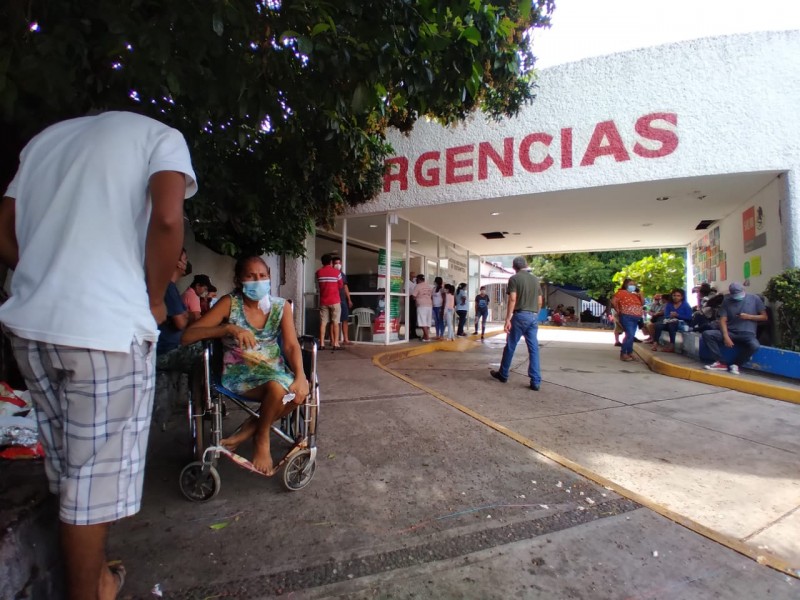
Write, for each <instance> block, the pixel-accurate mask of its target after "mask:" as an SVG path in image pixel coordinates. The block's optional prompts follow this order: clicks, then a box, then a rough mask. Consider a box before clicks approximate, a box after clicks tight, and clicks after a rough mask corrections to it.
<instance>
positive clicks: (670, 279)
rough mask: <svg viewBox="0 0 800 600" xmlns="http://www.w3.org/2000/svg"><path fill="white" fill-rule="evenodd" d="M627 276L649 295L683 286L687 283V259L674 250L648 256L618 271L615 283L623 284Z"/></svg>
mask: <svg viewBox="0 0 800 600" xmlns="http://www.w3.org/2000/svg"><path fill="white" fill-rule="evenodd" d="M627 277H630V278H631V279H633V280H634V281H636V283H638V284H639V287H640V288H641V290H642V292H643V293H644V294H645V295H648V296H651V295H653V294H656V293H658V292H665V291H669V290H671V289H673V288H683V287H684V285H685V283H686V259H685V258H684V257H683V256H682V255H680V254H676V253H674V252H663V253H662V254H659V255H657V256H646V257H644V258H643V259H641V260H638V261H636V262H634V263H631V264H629V265H628V266H626V267H625V268H623V269H621V270H620V271H619V272H618V273H616V274H615V275H614V278H613V282H614V285H615V286H616V287H619V286H621V285H622V282H623V281H624V280H625V278H627Z"/></svg>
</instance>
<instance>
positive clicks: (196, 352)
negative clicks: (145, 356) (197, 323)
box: [156, 248, 202, 373]
mask: <svg viewBox="0 0 800 600" xmlns="http://www.w3.org/2000/svg"><path fill="white" fill-rule="evenodd" d="M188 263H189V260H188V257H187V255H186V248H183V249H182V250H181V256H180V258H179V259H178V262H177V264H176V265H175V270H174V271H173V272H172V277H171V279H170V282H169V284H168V285H167V291H166V293H165V294H164V305H165V306H166V307H167V320H166V321H164V322H163V323H162V324H161V325H159V326H158V329H159V336H158V342H157V343H156V357H157V358H156V368H157V369H158V370H159V371H179V372H181V373H188V372H189V371H190V370H191V368H192V365H193V363H194V362H195V361H196V360H197V359H198V358H199V357H200V354H202V346H201V345H200V344H194V345H192V346H181V336H182V335H183V330H184V329H186V326H187V325H189V312H188V309H187V308H186V305H185V304H184V303H183V300H182V299H181V294H180V292H178V286H177V285H175V284H176V282H177V281H178V280H179V279H180V278H181V277H183V276H184V275H185V274H186V265H187V264H188Z"/></svg>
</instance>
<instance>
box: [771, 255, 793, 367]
mask: <svg viewBox="0 0 800 600" xmlns="http://www.w3.org/2000/svg"><path fill="white" fill-rule="evenodd" d="M764 295H765V296H766V297H767V299H768V300H770V302H779V303H780V304H779V305H778V307H777V308H778V326H779V328H780V344H778V346H779V347H780V348H785V349H786V350H794V351H795V352H800V269H786V270H785V271H784V272H783V273H781V274H780V275H776V276H775V277H773V278H772V279H770V280H769V282H768V283H767V288H766V289H765V290H764Z"/></svg>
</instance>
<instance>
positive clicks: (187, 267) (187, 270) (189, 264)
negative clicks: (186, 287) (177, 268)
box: [183, 260, 192, 277]
mask: <svg viewBox="0 0 800 600" xmlns="http://www.w3.org/2000/svg"><path fill="white" fill-rule="evenodd" d="M191 274H192V263H190V262H189V261H188V260H187V261H186V272H185V273H184V274H183V276H184V277H186V276H187V275H191Z"/></svg>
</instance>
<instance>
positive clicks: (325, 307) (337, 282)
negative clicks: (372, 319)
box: [316, 254, 344, 350]
mask: <svg viewBox="0 0 800 600" xmlns="http://www.w3.org/2000/svg"><path fill="white" fill-rule="evenodd" d="M320 260H321V261H322V267H321V268H320V269H317V273H316V275H317V287H318V288H319V349H320V350H325V330H326V329H327V328H328V323H330V324H331V348H332V349H333V350H338V349H339V348H341V346H340V345H339V320H340V319H341V316H342V304H341V299H340V298H339V290H340V289H342V287H344V283H343V280H342V273H341V272H340V271H337V270H336V269H334V268H333V266H332V264H331V263H332V262H333V257H332V256H331V255H330V254H323V255H322V258H321V259H320Z"/></svg>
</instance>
